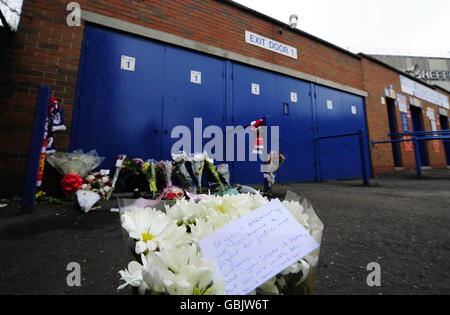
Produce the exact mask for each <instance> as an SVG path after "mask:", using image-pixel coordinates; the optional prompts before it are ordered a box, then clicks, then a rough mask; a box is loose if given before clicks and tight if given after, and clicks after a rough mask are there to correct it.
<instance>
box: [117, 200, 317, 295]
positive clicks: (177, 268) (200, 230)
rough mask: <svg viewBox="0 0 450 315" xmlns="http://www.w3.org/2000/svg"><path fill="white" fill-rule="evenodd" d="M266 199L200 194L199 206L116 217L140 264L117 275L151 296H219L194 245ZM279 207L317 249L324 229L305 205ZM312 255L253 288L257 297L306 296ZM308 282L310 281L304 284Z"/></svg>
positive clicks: (189, 203)
mask: <svg viewBox="0 0 450 315" xmlns="http://www.w3.org/2000/svg"><path fill="white" fill-rule="evenodd" d="M268 202H269V200H268V199H267V198H265V197H263V196H261V195H260V194H256V195H250V194H239V195H226V196H223V197H221V196H211V195H202V199H201V200H200V201H198V202H196V201H194V200H192V199H191V200H186V199H181V200H178V201H177V202H176V203H175V204H174V205H173V206H166V209H165V210H166V212H165V213H164V212H162V211H158V210H156V209H153V208H132V209H130V210H129V211H125V212H123V213H122V214H121V222H122V227H123V229H124V230H125V231H126V232H127V233H128V236H129V237H130V238H132V239H134V240H135V246H134V248H133V250H134V252H135V254H136V256H137V257H138V258H139V259H138V260H140V262H137V261H132V262H130V263H129V265H128V268H127V269H125V270H122V271H120V272H119V273H120V275H121V279H122V280H123V281H124V284H123V285H121V286H120V287H119V289H122V288H124V287H126V286H128V285H129V286H133V287H136V288H138V290H139V293H141V294H144V293H146V292H147V293H150V294H184V295H194V294H219V295H221V294H224V292H225V291H224V285H223V283H222V281H221V280H220V279H215V278H214V276H215V266H214V263H213V262H211V261H207V260H206V259H205V258H204V257H203V256H202V253H201V251H200V248H199V246H198V245H197V242H198V241H199V240H201V239H203V238H204V237H206V236H208V235H210V234H211V233H213V232H214V231H217V230H218V229H220V228H222V227H224V226H225V225H227V224H229V223H230V222H232V221H233V220H236V219H238V218H240V217H242V216H244V215H246V214H248V213H249V212H251V211H253V210H256V209H258V208H259V207H261V206H263V205H264V204H266V203H268ZM283 205H284V206H285V207H286V208H287V209H288V210H289V211H290V213H291V214H292V215H293V216H294V217H295V218H296V219H297V221H298V222H299V223H300V224H301V225H302V226H303V227H305V228H306V229H307V230H308V232H309V233H310V234H311V235H312V236H313V237H314V238H315V239H316V241H317V242H318V243H319V244H320V241H321V237H322V230H323V224H322V223H321V222H320V220H319V219H318V218H317V216H316V215H315V213H314V211H313V210H312V207H311V206H310V204H308V203H307V202H303V203H302V204H300V203H299V202H297V201H290V202H289V201H283ZM318 254H319V252H318V251H316V252H314V253H312V254H310V255H308V256H306V257H304V258H303V259H301V260H300V261H298V262H297V263H295V264H293V265H292V266H290V267H289V268H287V269H286V270H284V271H282V272H281V273H280V274H279V275H277V276H276V277H274V278H272V279H271V280H269V281H267V282H266V283H265V284H263V285H262V286H260V287H259V288H258V289H256V290H255V291H254V292H253V293H256V294H284V293H299V292H301V293H305V290H310V289H311V279H312V268H314V267H315V266H316V265H317V262H318ZM308 279H309V280H308Z"/></svg>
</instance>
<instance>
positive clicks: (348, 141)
mask: <svg viewBox="0 0 450 315" xmlns="http://www.w3.org/2000/svg"><path fill="white" fill-rule="evenodd" d="M315 93H316V104H315V105H316V116H315V117H316V118H315V122H316V132H317V136H318V137H328V136H334V135H340V134H348V133H356V132H358V130H360V129H364V130H366V118H365V109H364V100H363V99H362V98H361V97H359V96H356V95H352V94H349V93H345V92H340V91H337V90H333V89H330V88H327V87H323V86H315ZM364 140H365V141H364V150H365V154H366V170H367V172H368V174H370V161H369V148H368V143H367V141H366V140H367V139H364ZM317 152H318V159H319V161H318V164H319V167H320V172H319V176H320V179H322V180H327V179H351V178H361V177H362V167H361V153H360V145H359V138H358V136H349V137H340V138H332V139H324V140H320V141H318V144H317Z"/></svg>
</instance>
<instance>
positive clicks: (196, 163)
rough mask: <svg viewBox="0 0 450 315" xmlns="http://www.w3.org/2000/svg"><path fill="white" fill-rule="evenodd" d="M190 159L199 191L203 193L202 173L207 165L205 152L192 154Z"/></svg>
mask: <svg viewBox="0 0 450 315" xmlns="http://www.w3.org/2000/svg"><path fill="white" fill-rule="evenodd" d="M189 161H190V162H191V167H192V172H193V173H194V177H195V179H196V180H197V186H198V189H199V192H200V193H202V175H203V169H204V167H205V154H204V153H195V154H191V156H190V157H189Z"/></svg>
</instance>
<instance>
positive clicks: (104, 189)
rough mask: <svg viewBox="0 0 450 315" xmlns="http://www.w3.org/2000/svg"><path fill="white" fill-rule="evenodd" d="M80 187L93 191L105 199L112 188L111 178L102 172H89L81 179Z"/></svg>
mask: <svg viewBox="0 0 450 315" xmlns="http://www.w3.org/2000/svg"><path fill="white" fill-rule="evenodd" d="M81 189H83V190H88V191H92V192H95V193H97V194H99V195H100V197H101V198H103V199H107V197H108V194H109V192H110V191H111V190H112V182H111V178H110V177H109V176H108V175H105V174H104V173H102V172H96V173H91V174H89V175H88V176H86V178H85V179H84V180H83V185H82V186H81Z"/></svg>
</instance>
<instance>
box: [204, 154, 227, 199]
mask: <svg viewBox="0 0 450 315" xmlns="http://www.w3.org/2000/svg"><path fill="white" fill-rule="evenodd" d="M205 166H206V168H207V169H208V170H209V171H210V173H211V175H212V176H213V178H214V180H215V181H216V182H217V183H218V184H219V186H220V189H219V190H220V191H224V190H226V188H225V186H224V185H223V183H222V181H221V180H220V177H219V174H218V173H217V171H216V168H215V167H214V164H213V161H212V160H211V159H209V158H206V159H205Z"/></svg>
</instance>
